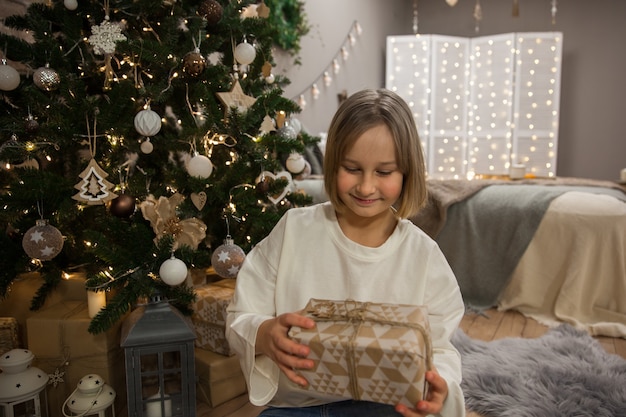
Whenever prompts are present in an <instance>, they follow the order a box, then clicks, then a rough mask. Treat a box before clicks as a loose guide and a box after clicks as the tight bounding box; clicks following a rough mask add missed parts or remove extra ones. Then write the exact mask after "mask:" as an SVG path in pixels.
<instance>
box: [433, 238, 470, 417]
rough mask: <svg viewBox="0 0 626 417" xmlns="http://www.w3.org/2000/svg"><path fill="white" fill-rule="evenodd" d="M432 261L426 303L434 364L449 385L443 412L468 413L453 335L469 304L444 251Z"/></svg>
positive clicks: (445, 414)
mask: <svg viewBox="0 0 626 417" xmlns="http://www.w3.org/2000/svg"><path fill="white" fill-rule="evenodd" d="M429 262H431V263H432V265H431V268H430V270H431V272H432V273H431V274H430V275H429V282H428V286H427V290H426V303H427V305H428V311H429V321H430V325H431V330H432V332H431V337H432V340H433V363H434V366H435V368H436V369H437V372H439V374H440V375H441V376H442V377H443V378H444V379H445V380H446V382H447V384H448V397H447V398H446V401H445V402H444V404H443V409H442V411H441V413H440V414H439V415H440V416H442V417H448V416H449V417H453V416H454V417H458V416H464V415H465V400H464V398H463V391H462V389H461V376H462V375H461V356H460V354H459V352H458V351H457V350H456V348H455V347H454V345H452V342H451V338H452V334H453V333H454V331H455V330H456V329H457V327H458V325H459V323H460V321H461V319H462V318H463V314H464V311H465V307H464V304H463V299H462V296H461V292H460V290H459V287H458V284H457V282H456V278H455V277H454V273H453V272H452V270H451V268H450V266H449V265H448V262H447V261H446V259H445V257H444V256H443V254H442V253H441V251H440V250H438V249H437V250H435V251H433V253H432V254H431V257H430V259H429Z"/></svg>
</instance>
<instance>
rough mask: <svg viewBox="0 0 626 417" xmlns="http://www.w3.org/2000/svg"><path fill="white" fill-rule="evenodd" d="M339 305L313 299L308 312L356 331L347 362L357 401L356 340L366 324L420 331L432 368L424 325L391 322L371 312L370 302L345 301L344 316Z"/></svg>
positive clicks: (429, 343) (320, 318)
mask: <svg viewBox="0 0 626 417" xmlns="http://www.w3.org/2000/svg"><path fill="white" fill-rule="evenodd" d="M338 303H340V302H336V301H326V300H315V299H312V300H311V304H312V306H311V307H310V308H309V309H307V310H306V312H307V313H308V314H310V315H311V316H313V318H314V320H315V321H318V322H328V321H335V322H337V321H338V322H343V321H348V323H350V324H352V325H353V327H354V331H353V332H352V336H351V337H350V340H349V342H348V349H347V355H346V356H347V358H346V362H347V363H348V374H349V378H350V388H351V391H352V396H353V397H354V399H355V400H357V401H358V400H360V399H361V395H360V393H359V385H358V381H357V372H356V353H355V352H356V349H355V348H356V345H357V343H356V339H357V336H358V334H359V331H360V328H361V326H362V325H363V323H365V322H367V323H374V324H381V325H389V326H395V327H408V328H410V329H414V330H417V331H419V332H420V333H421V334H422V338H423V339H424V343H425V344H426V369H431V368H432V359H431V358H432V344H431V340H430V338H429V337H428V332H427V331H426V328H425V327H424V326H423V325H421V324H419V323H412V322H408V323H407V322H400V321H397V320H389V319H388V318H387V317H385V316H384V315H381V314H379V313H378V312H376V311H371V310H370V309H369V308H370V306H371V305H372V303H369V302H360V301H354V300H345V301H343V309H344V310H345V313H343V314H342V312H337V304H338Z"/></svg>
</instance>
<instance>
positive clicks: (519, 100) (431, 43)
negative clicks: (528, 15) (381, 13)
mask: <svg viewBox="0 0 626 417" xmlns="http://www.w3.org/2000/svg"><path fill="white" fill-rule="evenodd" d="M562 39H563V36H562V34H561V33H560V32H542V33H510V34H502V35H494V36H485V37H476V38H461V37H450V36H441V35H409V36H395V37H388V39H387V53H388V56H387V80H386V86H387V88H390V89H392V90H394V91H397V92H398V94H400V95H401V96H402V97H403V98H404V99H405V100H406V101H407V102H408V103H409V105H410V106H411V108H412V110H413V115H414V117H415V120H416V122H417V125H418V129H419V133H420V137H421V139H422V144H423V147H424V149H425V152H426V154H427V169H428V173H429V175H430V176H431V177H433V178H441V179H451V178H473V177H475V176H477V175H489V176H502V175H508V173H509V170H510V169H511V167H512V166H514V165H516V166H517V165H523V166H524V169H525V173H526V174H527V175H532V176H537V177H553V176H555V175H556V157H557V143H558V119H559V116H558V115H559V97H560V74H561V55H562Z"/></svg>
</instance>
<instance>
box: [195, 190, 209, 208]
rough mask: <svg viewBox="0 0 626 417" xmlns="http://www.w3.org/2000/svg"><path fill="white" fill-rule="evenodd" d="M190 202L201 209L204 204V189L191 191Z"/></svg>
mask: <svg viewBox="0 0 626 417" xmlns="http://www.w3.org/2000/svg"><path fill="white" fill-rule="evenodd" d="M191 202H192V203H193V205H194V206H196V208H197V209H198V210H202V209H203V208H204V205H205V204H206V193H205V192H204V191H200V192H199V193H191Z"/></svg>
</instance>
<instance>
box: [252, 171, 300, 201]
mask: <svg viewBox="0 0 626 417" xmlns="http://www.w3.org/2000/svg"><path fill="white" fill-rule="evenodd" d="M262 178H271V179H272V180H278V179H283V180H287V185H286V186H285V188H283V190H282V191H281V192H280V193H278V194H271V195H268V196H267V198H268V199H269V200H270V201H271V202H272V203H274V204H278V203H280V201H281V200H282V199H283V198H285V197H286V196H287V194H288V193H289V192H290V191H291V189H292V187H293V181H292V178H291V174H290V173H289V172H287V171H280V172H278V173H276V174H274V173H272V172H269V171H263V172H262V173H261V175H259V177H258V178H257V183H258V182H259V181H261V179H262Z"/></svg>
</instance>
